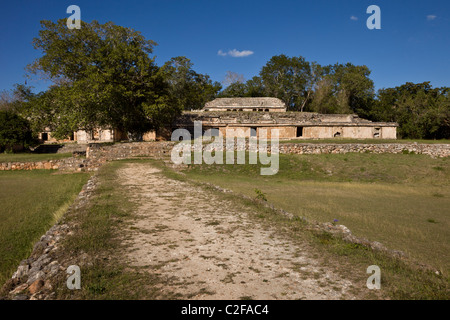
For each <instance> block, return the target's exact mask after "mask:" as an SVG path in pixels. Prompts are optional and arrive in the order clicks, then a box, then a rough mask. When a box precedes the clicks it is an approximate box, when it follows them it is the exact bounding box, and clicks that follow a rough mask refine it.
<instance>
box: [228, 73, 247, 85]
mask: <svg viewBox="0 0 450 320" xmlns="http://www.w3.org/2000/svg"><path fill="white" fill-rule="evenodd" d="M244 81H245V80H244V75H243V74H239V73H236V72H233V71H227V73H226V75H225V79H224V80H223V81H222V84H223V85H224V86H229V85H231V84H233V83H242V84H243V83H244Z"/></svg>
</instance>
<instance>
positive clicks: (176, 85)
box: [161, 57, 222, 110]
mask: <svg viewBox="0 0 450 320" xmlns="http://www.w3.org/2000/svg"><path fill="white" fill-rule="evenodd" d="M192 67H193V63H192V62H191V60H189V59H188V58H186V57H175V58H172V59H170V60H169V61H167V62H166V63H165V64H164V65H163V66H162V67H161V72H162V73H163V75H164V78H165V79H166V81H167V82H168V83H169V91H170V95H171V96H172V97H173V99H174V101H175V102H176V104H177V105H179V106H180V107H181V108H182V109H183V110H191V109H201V108H203V106H204V105H205V103H206V102H208V101H210V100H213V99H214V98H215V97H216V95H217V93H218V92H219V91H220V89H221V88H222V87H221V85H220V84H219V83H218V82H214V83H213V82H212V81H211V79H210V78H209V76H208V75H203V74H200V73H197V72H195V71H194V70H193V69H192Z"/></svg>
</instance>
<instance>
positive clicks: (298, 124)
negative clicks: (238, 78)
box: [40, 98, 398, 143]
mask: <svg viewBox="0 0 450 320" xmlns="http://www.w3.org/2000/svg"><path fill="white" fill-rule="evenodd" d="M196 121H198V122H200V123H201V124H202V128H203V131H206V130H208V129H216V130H213V132H217V133H218V132H220V133H221V134H222V135H223V136H226V135H227V130H228V131H230V130H234V131H235V133H234V134H235V135H236V134H237V135H238V136H239V135H241V136H245V137H250V136H258V137H260V136H261V134H263V132H267V138H270V132H271V130H270V129H278V130H279V138H280V139H330V138H352V139H373V138H375V139H396V138H397V126H398V125H397V124H396V123H392V122H371V121H369V120H365V119H361V118H359V117H358V116H357V115H354V114H318V113H310V112H287V111H286V105H285V104H284V103H283V102H282V101H281V100H280V99H277V98H219V99H215V100H213V101H210V102H208V103H206V104H205V106H204V108H203V109H202V110H199V111H190V112H183V114H182V115H181V116H180V117H178V118H177V120H176V121H175V123H173V124H172V126H171V128H169V127H168V128H163V129H161V130H159V131H158V132H155V131H149V132H147V133H145V134H144V135H143V136H142V137H137V139H136V140H142V141H154V140H170V138H171V133H172V132H173V130H175V129H178V128H184V129H188V130H189V131H191V132H192V133H193V131H194V130H193V128H194V122H196ZM252 129H253V130H252ZM263 129H267V130H263ZM40 138H42V140H43V141H44V142H45V141H48V142H54V141H53V140H54V139H51V132H46V133H43V134H41V137H40ZM129 138H130V137H129V136H128V135H127V134H126V133H123V132H120V131H119V130H115V129H103V130H102V129H98V130H94V131H93V132H90V133H88V132H86V131H84V130H78V131H77V132H74V134H73V135H72V137H70V138H69V139H68V141H77V142H79V143H88V142H116V141H123V140H129ZM135 138H136V137H135Z"/></svg>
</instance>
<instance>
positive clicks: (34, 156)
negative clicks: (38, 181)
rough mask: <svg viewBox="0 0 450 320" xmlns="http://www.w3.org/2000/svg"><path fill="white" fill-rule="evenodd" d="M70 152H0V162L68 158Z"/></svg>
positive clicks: (70, 154)
mask: <svg viewBox="0 0 450 320" xmlns="http://www.w3.org/2000/svg"><path fill="white" fill-rule="evenodd" d="M71 156H72V153H0V162H37V161H46V160H58V159H64V158H70V157H71Z"/></svg>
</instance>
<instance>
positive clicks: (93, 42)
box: [28, 19, 180, 138]
mask: <svg viewBox="0 0 450 320" xmlns="http://www.w3.org/2000/svg"><path fill="white" fill-rule="evenodd" d="M41 26H42V30H41V31H40V32H39V37H37V38H35V39H34V40H33V43H34V47H35V48H36V49H40V50H42V52H43V56H42V57H40V58H38V59H37V60H36V61H35V62H34V63H33V64H31V65H30V66H29V70H30V72H32V73H33V74H37V73H42V74H44V75H45V76H46V77H48V78H49V79H51V80H52V81H53V82H54V83H55V85H54V86H53V87H52V88H51V89H50V90H49V92H47V93H45V94H41V95H39V96H37V97H33V99H30V100H29V101H28V102H29V104H28V110H31V111H33V112H34V113H42V112H50V113H51V114H52V115H54V117H52V118H51V120H52V123H51V124H52V126H53V129H54V130H55V132H56V134H55V137H60V138H61V137H62V136H60V134H65V133H67V132H70V131H71V130H73V129H74V128H76V129H85V130H88V131H89V130H92V129H93V128H96V127H101V128H116V129H120V130H122V131H124V132H130V133H133V134H142V133H144V132H145V131H148V130H149V129H151V128H155V129H156V127H155V126H156V124H158V123H161V121H160V120H159V119H153V118H152V117H155V116H156V115H155V113H153V112H151V111H150V110H151V109H149V106H155V105H158V104H159V103H162V105H161V106H157V109H159V110H161V112H158V113H157V115H159V116H163V117H165V115H163V113H164V111H167V112H168V113H177V112H178V113H179V112H180V110H178V109H177V108H163V106H167V102H168V101H169V100H170V99H162V98H161V97H164V96H166V95H168V94H169V86H168V84H167V83H166V82H165V79H164V77H163V74H162V73H161V72H159V68H158V67H157V66H156V65H155V63H154V58H150V56H149V54H151V53H152V52H153V47H154V46H155V45H156V43H155V42H154V41H152V40H146V39H145V38H144V37H143V36H142V35H141V34H140V32H137V31H135V30H133V29H130V28H125V27H121V26H117V25H115V24H113V23H112V22H108V23H105V24H99V23H98V22H97V21H92V22H91V23H86V22H82V23H81V29H68V28H67V26H66V21H65V20H64V19H61V20H58V22H57V23H54V22H51V21H42V22H41ZM162 101H164V103H163V102H162ZM35 108H36V109H35Z"/></svg>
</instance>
